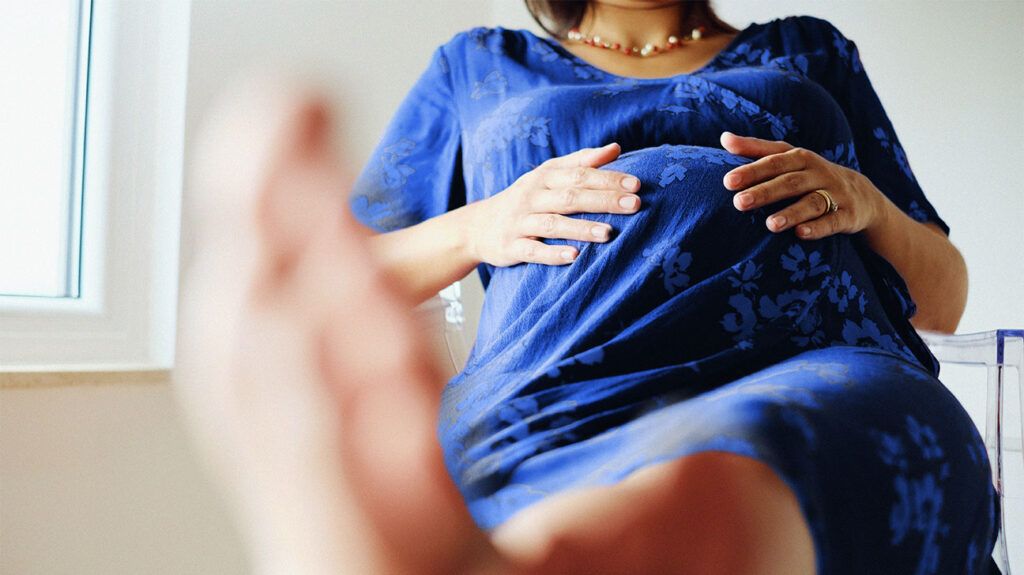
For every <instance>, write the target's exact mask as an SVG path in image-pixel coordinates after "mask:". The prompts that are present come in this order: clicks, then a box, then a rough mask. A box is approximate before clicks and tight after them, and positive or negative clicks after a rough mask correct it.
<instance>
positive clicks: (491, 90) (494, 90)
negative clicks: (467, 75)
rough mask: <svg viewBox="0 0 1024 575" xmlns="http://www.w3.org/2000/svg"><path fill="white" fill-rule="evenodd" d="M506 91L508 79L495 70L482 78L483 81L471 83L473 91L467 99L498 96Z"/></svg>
mask: <svg viewBox="0 0 1024 575" xmlns="http://www.w3.org/2000/svg"><path fill="white" fill-rule="evenodd" d="M507 89H508V79H507V78H505V76H504V75H502V73H501V72H499V71H498V70H495V71H493V72H491V73H490V74H487V75H486V76H484V79H483V80H480V81H479V82H474V83H473V91H472V92H471V93H470V94H469V97H470V98H472V99H474V100H479V99H480V98H483V97H484V96H500V95H502V94H504V93H505V90H507Z"/></svg>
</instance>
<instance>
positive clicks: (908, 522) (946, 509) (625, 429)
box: [509, 347, 996, 573]
mask: <svg viewBox="0 0 1024 575" xmlns="http://www.w3.org/2000/svg"><path fill="white" fill-rule="evenodd" d="M614 434H615V435H616V436H618V439H617V440H616V441H604V442H597V441H596V442H594V449H595V450H596V451H597V452H595V453H589V454H588V453H586V449H587V447H586V446H576V447H574V449H573V453H572V454H571V459H568V458H567V459H566V461H565V467H566V473H569V474H572V475H573V476H578V477H581V478H584V477H595V476H596V475H595V470H592V469H589V468H588V467H587V466H588V465H594V466H597V467H599V468H600V471H601V477H603V478H604V479H603V480H604V481H607V480H608V478H617V479H618V480H620V481H621V486H622V488H621V489H618V490H608V491H601V489H602V488H600V487H595V488H594V489H597V491H595V492H594V493H595V494H596V495H595V497H598V496H600V497H603V498H605V499H607V500H609V501H610V500H612V499H614V497H617V495H615V494H617V493H620V491H624V492H626V493H637V491H636V490H635V489H634V488H629V487H627V486H628V485H629V480H625V481H623V479H626V478H629V477H637V478H639V477H644V476H645V474H648V473H650V476H652V477H657V476H659V473H658V472H655V471H650V472H648V471H641V472H640V473H638V474H636V475H631V474H633V473H634V472H636V471H638V470H646V469H648V468H650V469H653V467H652V466H654V465H657V464H661V463H668V462H673V461H676V462H680V461H682V460H683V459H684V458H686V457H687V456H692V455H695V454H699V453H704V452H719V453H722V452H729V453H732V454H735V455H738V456H742V457H745V458H747V460H748V461H750V462H752V463H751V465H735V466H733V467H731V468H730V467H728V466H722V467H721V468H720V469H718V470H717V471H716V472H715V474H712V475H715V476H716V481H718V484H719V485H723V486H724V485H727V483H726V482H725V481H724V480H722V478H721V477H720V476H722V475H723V474H725V475H726V476H728V474H729V473H730V469H731V472H735V474H736V476H737V479H735V481H734V483H733V484H732V485H733V486H734V487H735V486H738V485H740V486H741V485H743V484H744V483H743V482H744V481H746V482H747V484H754V485H757V486H758V488H759V489H765V490H767V489H769V487H768V486H770V485H771V484H772V481H773V480H775V481H777V482H778V483H781V484H782V485H785V486H786V487H787V488H788V489H786V490H783V489H776V490H775V491H776V492H779V494H780V495H779V497H777V498H775V499H776V500H777V502H782V501H785V500H786V499H787V498H786V497H785V495H787V494H789V495H792V499H790V501H792V500H793V499H795V501H796V502H797V508H798V509H799V511H800V514H799V515H800V517H801V519H802V522H797V524H802V525H804V526H806V528H807V529H808V530H809V531H810V534H811V538H812V540H813V544H814V550H815V552H814V556H815V558H816V565H817V568H818V570H819V571H820V572H822V573H864V572H872V573H879V572H881V573H963V572H975V573H983V572H984V571H983V570H982V567H981V566H982V565H984V561H985V558H986V557H987V555H988V554H989V552H990V550H991V548H992V542H993V541H994V529H995V528H996V524H995V517H994V510H995V508H994V505H993V502H994V497H993V491H992V485H991V475H990V469H989V466H988V461H987V457H986V454H985V449H984V445H983V443H982V441H981V438H980V436H979V435H978V433H977V430H976V428H975V427H974V424H973V422H971V420H970V418H969V417H968V416H967V414H966V412H965V411H964V410H963V408H962V406H961V405H960V404H959V402H958V401H957V400H956V399H955V398H954V397H953V396H952V394H950V392H949V391H948V390H946V388H945V387H944V386H943V385H942V384H941V383H940V382H939V381H938V380H936V379H935V378H934V377H932V376H931V375H930V374H928V373H927V372H925V371H924V370H922V369H921V368H920V367H919V366H917V365H915V364H912V363H910V362H907V361H905V360H903V359H901V358H898V357H895V356H893V355H891V354H888V353H886V352H882V351H879V350H873V349H867V348H851V347H835V348H827V349H820V350H814V351H810V352H806V353H803V354H800V355H798V356H794V357H793V358H790V359H788V360H785V361H783V362H780V363H778V364H776V365H774V366H771V367H769V368H766V369H763V370H761V371H758V372H757V373H754V374H752V375H750V376H747V377H744V378H741V379H739V380H736V381H734V382H732V383H730V384H727V385H724V386H721V387H719V388H717V389H714V390H712V391H709V392H707V393H704V394H702V395H699V396H696V397H690V398H688V399H685V400H682V401H679V402H675V403H669V404H668V405H666V406H664V407H661V408H659V409H657V410H654V411H652V412H650V413H648V414H647V415H645V416H643V417H641V418H638V419H637V420H634V421H632V422H630V423H629V424H627V425H624V426H621V427H620V428H618V429H616V430H615V431H614ZM610 446H614V447H610ZM547 457H548V460H547V462H546V468H548V469H554V468H556V467H557V466H555V465H553V464H552V461H553V460H554V459H557V456H551V455H549V456H547ZM590 462H594V463H590ZM757 464H763V466H764V467H765V468H767V469H771V470H772V471H773V472H774V474H773V475H772V476H769V477H762V478H761V479H760V482H754V481H753V480H750V479H749V478H750V477H753V476H755V475H756V474H754V473H752V471H753V469H749V468H750V467H751V466H752V465H757ZM677 465H682V467H677V468H678V469H683V467H685V465H683V464H682V463H678V464H677ZM528 468H529V464H527V465H526V467H525V468H524V471H527V470H528ZM748 472H750V473H748ZM697 475H698V477H697V478H694V479H691V480H690V481H691V482H696V483H698V484H700V483H702V480H701V478H700V477H699V474H697ZM706 476H707V474H705V477H706ZM743 478H747V479H743ZM587 481H589V480H587ZM587 481H584V480H581V481H579V482H578V484H579V486H583V485H584V484H587ZM668 481H669V484H670V485H673V486H675V487H676V488H677V489H679V490H680V491H679V493H682V494H683V495H684V496H688V494H689V492H690V489H691V488H693V489H698V490H699V487H700V486H699V485H698V486H696V487H695V486H692V485H691V486H685V485H684V486H681V484H680V482H678V481H673V480H668ZM715 483H716V482H715V481H711V482H710V484H711V485H714V484H715ZM778 483H777V484H776V485H778ZM591 485H592V483H591ZM615 485H616V486H618V485H619V484H618V483H616V484H615ZM535 487H542V486H541V485H539V484H538V485H535ZM736 488H737V489H740V494H742V490H741V488H740V487H736ZM655 489H656V490H658V489H664V486H663V485H658V486H657V487H656V488H655ZM723 489H724V488H723ZM570 492H571V490H570ZM659 492H660V493H666V492H665V491H659ZM667 493H669V494H671V491H669V492H667ZM558 497H561V495H559V496H558ZM566 497H573V496H569V495H566ZM575 497H576V500H582V497H583V495H580V494H577V495H576V496H575ZM623 497H625V496H623ZM649 497H650V495H649V494H645V495H644V496H643V497H639V496H638V497H637V498H635V499H633V500H632V501H633V504H634V505H641V504H640V503H638V502H639V501H642V500H644V501H645V500H647V498H649ZM683 498H684V499H685V497H683ZM548 499H549V500H551V501H550V502H549V504H548V505H547V509H551V510H558V511H557V512H555V511H548V512H547V515H550V516H551V517H553V518H556V519H557V522H560V523H559V524H577V523H578V524H580V525H585V524H586V523H587V521H588V518H587V517H586V514H585V513H582V512H581V513H580V514H579V516H578V517H579V520H578V521H577V520H576V518H575V517H574V515H573V513H572V512H571V509H572V506H569V505H568V504H565V505H562V506H560V505H559V504H558V503H557V500H556V499H555V497H554V496H552V497H549V498H548ZM655 499H657V498H655ZM739 499H742V498H739ZM545 501H547V500H545ZM566 501H569V499H566ZM627 501H629V500H628V498H624V499H622V500H621V501H619V502H606V503H601V502H589V503H587V504H586V505H590V506H592V507H593V508H594V509H605V511H603V512H601V513H598V512H597V511H593V512H590V513H596V514H597V516H600V517H604V518H605V521H604V522H605V523H606V524H607V525H608V527H605V528H606V529H614V528H616V527H615V525H614V518H615V517H616V516H617V515H616V514H618V513H621V514H624V515H623V516H626V517H640V516H644V517H648V520H649V521H648V522H647V523H646V524H645V525H644V526H642V527H640V529H641V531H652V530H654V531H657V530H658V529H659V527H658V525H659V524H658V523H657V521H655V520H653V519H651V517H655V518H656V517H657V515H655V516H651V517H649V516H646V515H645V514H644V512H643V511H636V510H633V511H631V512H630V513H633V514H634V515H629V514H627V513H626V512H627V510H629V509H631V508H630V504H629V503H627ZM678 501H681V499H680V500H678ZM678 501H677V502H678ZM586 505H584V504H579V509H581V510H582V509H591V507H587V506H586ZM659 505H661V509H672V508H673V505H672V503H671V502H664V501H663V502H662V503H660V504H659ZM680 505H682V503H680ZM780 505H781V503H780ZM602 506H604V507H602ZM684 507H685V506H684ZM537 508H538V509H543V508H542V507H540V506H539V505H538V506H537ZM725 508H726V507H723V509H725ZM784 508H785V506H784V505H782V506H781V507H780V509H784ZM609 510H614V511H609ZM733 512H734V513H735V514H741V515H742V514H744V513H747V514H748V515H749V514H755V515H756V512H755V511H754V510H753V508H750V509H747V510H744V508H735V509H733ZM651 513H656V512H655V511H653V510H652V511H651ZM780 513H781V512H780ZM537 515H538V516H540V515H541V513H540V512H539V511H538V512H537ZM721 515H722V513H721V512H720V513H719V514H718V517H721ZM523 517H528V515H527V514H526V513H523ZM684 517H685V514H684V515H680V516H678V518H679V520H680V521H683V522H684V523H685V521H686V520H689V519H685V520H684ZM556 519H551V520H552V521H555V520H556ZM698 519H699V520H700V521H705V520H706V519H707V518H706V517H700V518H698ZM635 521H639V520H638V519H635ZM509 523H510V525H515V523H513V522H512V521H510V522H509ZM592 523H593V522H592ZM783 523H785V521H784V522H783ZM790 524H792V522H790ZM618 528H620V529H625V528H622V527H618ZM685 528H686V526H685V524H684V525H682V526H681V527H680V529H685ZM774 529H779V527H778V526H775V527H774ZM706 532H707V531H705V533H706ZM681 533H682V532H681ZM726 540H728V539H726Z"/></svg>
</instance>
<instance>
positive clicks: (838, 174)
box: [721, 132, 885, 240]
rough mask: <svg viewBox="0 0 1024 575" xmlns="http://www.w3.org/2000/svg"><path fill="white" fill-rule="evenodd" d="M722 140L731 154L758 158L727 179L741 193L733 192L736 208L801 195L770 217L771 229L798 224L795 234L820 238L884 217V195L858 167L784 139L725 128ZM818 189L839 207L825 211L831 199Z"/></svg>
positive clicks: (728, 185) (852, 230) (860, 227)
mask: <svg viewBox="0 0 1024 575" xmlns="http://www.w3.org/2000/svg"><path fill="white" fill-rule="evenodd" d="M721 142H722V146H723V147H724V148H725V149H726V151H728V152H730V153H733V154H736V155H738V156H745V157H749V158H758V159H756V160H754V161H753V162H750V163H749V164H744V165H742V166H740V167H738V168H735V169H733V170H731V171H729V172H728V173H727V174H726V175H725V177H724V178H723V181H722V183H723V184H724V185H725V187H726V189H729V190H734V191H736V192H738V193H736V194H735V195H734V196H733V205H735V206H736V209H738V210H742V211H747V210H753V209H757V208H760V207H762V206H766V205H768V204H773V203H775V202H777V201H779V200H782V199H785V198H790V197H796V196H803V197H802V198H800V199H799V200H797V201H796V202H794V203H793V204H792V205H790V206H787V207H786V208H784V209H782V210H779V211H777V212H775V213H774V214H772V215H771V216H769V217H768V219H767V221H766V222H765V225H767V226H768V229H769V230H771V231H772V232H781V231H784V230H788V229H790V228H793V227H796V235H797V237H799V238H801V239H806V240H816V239H820V238H823V237H826V236H830V235H833V234H838V233H846V234H852V233H856V232H859V231H862V230H865V229H868V228H870V227H872V226H873V225H875V224H876V223H877V222H878V221H879V220H880V218H882V217H883V214H884V209H885V196H883V195H882V193H881V192H880V191H879V190H878V188H876V187H875V186H874V184H872V183H871V181H870V180H868V179H867V178H866V177H865V176H864V175H863V174H861V173H860V172H858V171H856V170H852V169H850V168H847V167H846V166H841V165H839V164H836V163H834V162H831V161H829V160H826V159H825V158H823V157H821V156H820V155H818V154H816V153H814V152H812V151H810V150H807V149H804V148H797V147H794V146H793V145H791V144H788V143H786V142H783V141H781V140H762V139H760V138H754V137H750V136H738V135H736V134H733V133H731V132H723V133H722V137H721ZM815 190H825V191H826V192H828V194H829V195H831V196H832V199H833V200H834V201H835V202H836V204H838V206H839V209H838V210H836V211H834V212H832V213H826V212H827V207H828V202H827V201H826V200H825V198H824V197H822V195H821V194H816V193H813V192H814V191H815Z"/></svg>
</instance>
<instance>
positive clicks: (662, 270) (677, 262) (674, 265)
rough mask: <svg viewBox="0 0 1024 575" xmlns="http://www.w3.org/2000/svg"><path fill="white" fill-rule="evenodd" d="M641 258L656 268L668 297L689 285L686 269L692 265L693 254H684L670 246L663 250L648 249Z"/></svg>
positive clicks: (679, 249) (678, 248)
mask: <svg viewBox="0 0 1024 575" xmlns="http://www.w3.org/2000/svg"><path fill="white" fill-rule="evenodd" d="M642 253H643V257H645V258H647V261H649V262H651V264H652V265H653V266H654V267H656V268H658V274H659V275H658V277H660V278H662V281H663V283H664V285H665V291H666V292H668V293H669V295H672V294H675V293H676V292H677V291H679V290H682V289H685V288H686V287H687V286H688V285H690V276H689V275H687V274H686V270H687V268H689V267H690V264H691V263H693V254H691V253H690V252H684V251H682V250H681V248H680V247H679V246H676V245H672V246H668V247H663V248H648V249H645V250H644V251H643V252H642Z"/></svg>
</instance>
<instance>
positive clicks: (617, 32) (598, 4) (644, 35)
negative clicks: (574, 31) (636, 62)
mask: <svg viewBox="0 0 1024 575" xmlns="http://www.w3.org/2000/svg"><path fill="white" fill-rule="evenodd" d="M684 8H685V7H684V5H683V2H680V1H675V0H670V1H666V0H647V1H642V0H639V1H638V0H633V1H628V0H627V1H625V2H623V1H621V0H591V1H590V2H589V3H588V5H587V10H586V12H585V13H584V15H583V19H582V20H581V22H580V26H579V29H580V32H582V33H583V34H586V35H595V34H596V35H598V36H601V37H602V38H604V39H607V40H608V41H611V42H619V43H621V44H623V45H626V46H643V45H644V44H647V43H648V42H649V43H651V44H656V45H657V44H663V43H664V42H665V38H667V37H668V36H669V35H670V34H676V35H679V36H685V35H686V33H687V32H688V30H687V31H683V30H680V29H679V20H680V16H681V15H682V11H683V10H684Z"/></svg>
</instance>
